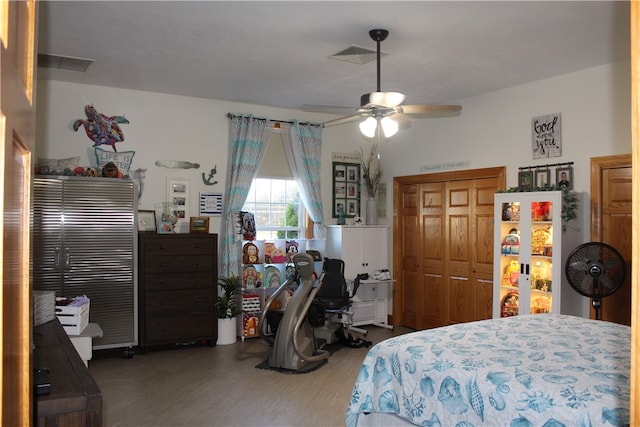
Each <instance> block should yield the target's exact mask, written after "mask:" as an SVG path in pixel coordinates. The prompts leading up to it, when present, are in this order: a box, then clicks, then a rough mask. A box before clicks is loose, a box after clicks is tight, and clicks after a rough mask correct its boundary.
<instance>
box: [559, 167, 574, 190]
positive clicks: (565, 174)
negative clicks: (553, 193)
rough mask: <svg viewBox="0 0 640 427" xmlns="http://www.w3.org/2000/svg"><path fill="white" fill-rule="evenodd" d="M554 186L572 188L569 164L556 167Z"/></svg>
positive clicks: (571, 172) (571, 169) (571, 171)
mask: <svg viewBox="0 0 640 427" xmlns="http://www.w3.org/2000/svg"><path fill="white" fill-rule="evenodd" d="M556 186H557V187H558V188H568V189H569V190H573V168H572V167H571V166H566V167H558V168H556Z"/></svg>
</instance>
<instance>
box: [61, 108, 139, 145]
mask: <svg viewBox="0 0 640 427" xmlns="http://www.w3.org/2000/svg"><path fill="white" fill-rule="evenodd" d="M84 113H85V114H86V116H87V119H86V120H84V119H78V120H76V121H75V122H73V130H74V131H78V129H80V126H84V131H85V132H86V134H87V136H88V137H89V139H90V140H92V141H93V146H94V147H97V146H98V145H110V146H111V147H112V148H113V151H115V152H118V150H117V149H116V143H118V142H122V141H124V133H123V132H122V130H121V129H120V126H119V123H129V120H127V119H126V118H125V117H124V116H107V115H105V114H101V113H98V111H97V110H96V109H95V108H94V106H93V105H87V106H85V107H84Z"/></svg>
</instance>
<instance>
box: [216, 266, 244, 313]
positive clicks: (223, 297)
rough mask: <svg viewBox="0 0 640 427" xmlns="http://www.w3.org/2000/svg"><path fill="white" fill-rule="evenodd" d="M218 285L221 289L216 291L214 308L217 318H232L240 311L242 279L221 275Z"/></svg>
mask: <svg viewBox="0 0 640 427" xmlns="http://www.w3.org/2000/svg"><path fill="white" fill-rule="evenodd" d="M218 286H219V287H220V289H221V290H222V292H221V293H218V299H217V300H216V308H217V309H218V318H219V319H232V318H234V317H236V316H237V315H239V314H241V313H242V308H240V301H239V298H240V297H241V295H242V281H241V280H240V278H239V277H237V276H229V277H225V276H221V277H219V278H218Z"/></svg>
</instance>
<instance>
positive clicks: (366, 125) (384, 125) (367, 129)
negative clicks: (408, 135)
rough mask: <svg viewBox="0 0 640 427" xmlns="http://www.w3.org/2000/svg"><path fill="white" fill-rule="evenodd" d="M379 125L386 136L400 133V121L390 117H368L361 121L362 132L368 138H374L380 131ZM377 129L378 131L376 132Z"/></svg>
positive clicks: (389, 136)
mask: <svg viewBox="0 0 640 427" xmlns="http://www.w3.org/2000/svg"><path fill="white" fill-rule="evenodd" d="M378 127H380V129H381V130H382V134H383V135H384V137H385V138H391V137H392V136H393V135H395V134H396V133H398V128H399V126H398V123H397V122H396V121H395V120H393V119H392V118H390V117H383V118H381V119H380V118H375V117H367V119H366V120H363V121H362V122H360V132H361V133H362V134H363V135H364V136H365V137H367V138H373V137H374V136H376V133H377V132H379V129H378ZM376 131H377V132H376Z"/></svg>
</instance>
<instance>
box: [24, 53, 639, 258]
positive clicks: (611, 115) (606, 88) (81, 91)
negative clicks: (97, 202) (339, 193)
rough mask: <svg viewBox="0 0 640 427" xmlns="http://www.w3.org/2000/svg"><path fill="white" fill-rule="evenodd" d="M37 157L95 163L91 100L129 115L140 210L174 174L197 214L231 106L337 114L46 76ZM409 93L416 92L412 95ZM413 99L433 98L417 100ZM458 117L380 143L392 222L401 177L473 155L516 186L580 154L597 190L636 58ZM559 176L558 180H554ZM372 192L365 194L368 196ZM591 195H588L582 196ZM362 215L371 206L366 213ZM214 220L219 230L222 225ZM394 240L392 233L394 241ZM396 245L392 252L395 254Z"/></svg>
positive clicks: (514, 93) (502, 97) (627, 134)
mask: <svg viewBox="0 0 640 427" xmlns="http://www.w3.org/2000/svg"><path fill="white" fill-rule="evenodd" d="M37 90H38V91H37V100H38V103H37V135H36V150H37V151H36V157H44V158H66V157H72V156H77V155H81V156H82V159H81V165H89V164H90V163H94V161H93V155H92V154H91V153H92V150H91V149H90V146H91V145H92V141H91V140H89V139H88V138H87V136H86V135H85V134H84V132H83V131H82V130H79V131H78V132H74V131H73V129H72V127H71V124H72V123H73V121H74V120H76V119H78V118H84V111H83V108H84V106H85V105H86V104H90V103H93V105H94V106H95V107H96V109H97V110H98V111H99V112H101V113H103V114H107V115H125V116H126V117H127V118H128V119H129V120H130V122H131V123H130V124H124V125H121V128H122V129H123V131H124V135H125V141H124V142H122V143H119V144H118V145H117V148H118V150H119V151H126V150H135V151H136V154H135V157H134V161H133V166H132V169H135V168H138V167H142V168H147V169H148V171H147V174H146V176H147V178H146V181H145V182H146V184H145V190H144V194H143V196H142V199H141V200H140V208H141V209H152V208H153V205H154V204H157V203H159V202H162V201H165V199H166V181H167V178H185V179H187V180H189V181H190V184H191V189H190V200H191V203H190V207H189V208H190V211H191V215H195V214H197V212H198V205H197V198H198V193H199V192H201V191H217V192H223V191H224V183H225V175H226V172H227V168H226V162H227V144H228V119H227V117H226V114H227V113H228V112H232V113H252V114H255V115H257V116H262V117H269V118H272V119H281V120H289V119H294V118H295V119H298V120H309V121H318V122H319V121H322V120H324V119H328V118H329V117H328V116H326V115H321V114H313V113H304V112H300V111H297V110H285V109H277V108H270V107H264V106H258V105H249V104H240V103H230V102H221V101H216V100H208V99H202V98H189V97H181V96H175V95H165V94H159V93H150V92H141V91H132V90H125V89H114V88H107V87H98V86H87V85H80V84H71V83H64V82H53V81H39V82H38V89H37ZM409 95H410V94H409ZM408 101H409V103H419V102H428V100H413V99H411V97H410V96H409V100H408ZM459 103H460V104H461V105H462V107H463V110H462V113H461V115H460V116H459V117H455V118H438V119H413V123H412V126H411V128H409V129H407V130H404V131H401V132H400V133H399V134H398V135H397V136H396V137H395V138H394V139H393V140H392V141H388V142H386V143H385V144H384V146H383V147H382V150H381V152H382V161H383V168H384V174H383V182H386V183H387V188H388V194H387V212H388V215H387V218H381V219H380V222H381V223H386V224H392V218H391V215H392V188H393V177H394V176H405V175H416V174H422V173H425V172H424V171H423V170H421V167H424V166H429V167H431V171H436V172H440V171H442V170H450V169H447V168H445V169H441V170H434V169H433V167H434V166H437V165H443V164H447V163H454V162H467V163H466V164H467V166H466V167H465V168H472V169H475V168H485V167H493V166H506V167H507V187H513V186H516V185H517V173H518V167H522V166H530V165H541V164H547V163H558V162H569V161H572V162H574V165H573V167H574V177H573V180H574V189H575V190H577V191H580V192H585V193H586V192H588V191H589V169H590V163H589V162H590V160H589V159H590V158H591V157H596V156H606V155H614V154H624V153H630V152H631V97H630V63H629V61H624V62H620V63H614V64H608V65H604V66H600V67H596V68H591V69H587V70H583V71H580V72H576V73H571V74H567V75H563V76H558V77H554V78H551V79H547V80H542V81H538V82H534V83H530V84H526V85H522V86H517V87H513V88H510V89H506V90H502V91H498V92H494V93H489V94H485V95H480V96H476V97H472V98H467V99H463V100H460V101H459ZM550 113H561V114H562V156H561V157H555V158H550V159H546V160H535V161H534V160H532V154H531V136H530V132H531V129H530V126H531V118H532V117H535V116H539V115H544V114H550ZM323 141H324V148H323V155H322V157H323V158H322V164H323V171H324V172H323V179H322V188H323V203H324V206H325V222H326V223H327V224H335V219H332V218H331V203H332V197H331V188H332V186H331V154H332V152H340V153H352V152H355V151H357V150H359V149H360V147H364V150H365V153H366V152H367V143H366V142H365V141H364V140H363V139H362V138H361V137H360V136H359V133H358V129H357V125H356V124H355V123H354V124H350V125H343V126H337V127H331V128H326V129H324V131H323ZM156 160H186V161H190V162H197V163H200V165H201V168H200V169H197V170H195V169H189V170H174V169H166V168H161V167H157V166H155V161H156ZM214 165H217V166H218V168H217V169H218V174H217V175H216V179H217V180H218V184H217V185H215V186H206V185H204V184H203V182H202V178H201V174H202V172H203V171H204V172H206V173H208V172H209V170H210V169H211V168H213V166H214ZM554 180H555V178H554ZM363 200H364V195H363ZM584 200H585V201H586V202H587V203H588V200H589V198H588V196H587V197H585V198H584ZM363 214H364V212H363ZM589 222H590V218H589V210H588V209H585V210H584V218H583V221H582V224H581V228H582V233H583V239H582V240H583V241H588V240H589ZM219 227H220V221H219V219H218V218H214V219H213V221H212V223H211V232H214V233H217V232H219ZM390 241H392V240H390ZM390 253H391V252H390Z"/></svg>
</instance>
